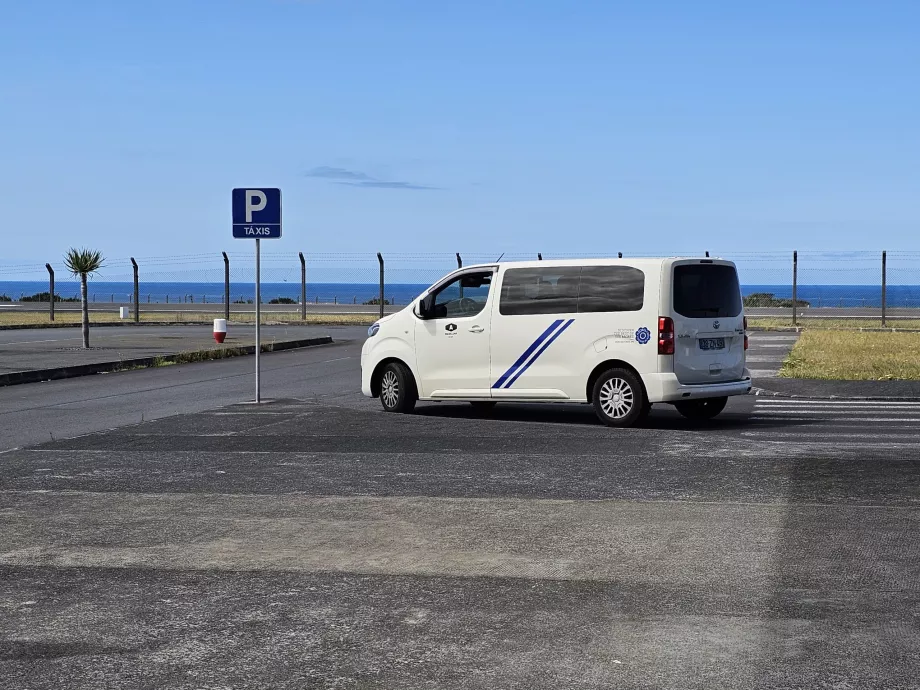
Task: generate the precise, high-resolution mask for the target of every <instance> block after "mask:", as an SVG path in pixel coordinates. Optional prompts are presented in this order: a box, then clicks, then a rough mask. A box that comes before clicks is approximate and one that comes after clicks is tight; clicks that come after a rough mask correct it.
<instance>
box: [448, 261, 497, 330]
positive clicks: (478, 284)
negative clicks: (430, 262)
mask: <svg viewBox="0 0 920 690" xmlns="http://www.w3.org/2000/svg"><path fill="white" fill-rule="evenodd" d="M491 287H492V271H483V272H482V273H464V274H463V275H462V276H460V277H459V278H456V279H454V280H452V281H451V282H449V283H447V285H445V286H443V287H441V288H439V289H438V291H437V293H436V296H435V298H434V318H436V319H447V318H450V319H455V318H460V317H463V316H476V314H478V313H479V312H481V311H482V310H483V309H485V306H486V302H487V301H488V300H489V288H491Z"/></svg>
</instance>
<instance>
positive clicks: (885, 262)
mask: <svg viewBox="0 0 920 690" xmlns="http://www.w3.org/2000/svg"><path fill="white" fill-rule="evenodd" d="M887 273H888V252H884V251H883V252H882V328H884V327H885V320H886V316H887V313H886V312H887V307H888V275H887Z"/></svg>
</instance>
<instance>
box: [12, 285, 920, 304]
mask: <svg viewBox="0 0 920 690" xmlns="http://www.w3.org/2000/svg"><path fill="white" fill-rule="evenodd" d="M427 287H428V285H427V284H417V283H412V284H410V283H391V284H387V285H386V288H385V297H386V299H387V300H389V301H390V302H391V303H393V304H397V305H400V304H408V303H409V302H411V301H412V300H413V299H415V298H416V297H418V296H419V295H420V294H421V293H422V292H424V291H425V289H426V288H427ZM133 290H134V288H133V286H132V284H131V283H123V282H119V283H112V282H105V281H93V280H91V281H90V282H89V299H90V301H91V302H97V303H98V302H113V303H128V302H131V301H132V300H133ZM47 291H48V283H47V282H45V281H20V282H17V281H0V295H6V296H7V297H10V298H11V299H13V300H19V299H20V298H21V297H23V296H26V297H28V296H30V295H34V294H36V293H40V292H47ZM55 292H56V293H57V294H58V295H60V296H61V297H65V298H66V297H76V298H79V297H80V284H79V283H78V282H73V281H57V282H56V283H55ZM742 292H743V293H744V294H745V295H750V294H752V293H755V292H766V293H772V294H773V295H774V296H775V297H777V298H779V299H791V298H792V286H791V285H745V286H743V287H742ZM223 294H224V285H223V283H144V282H141V284H140V300H141V302H142V303H147V302H150V303H158V304H162V303H166V302H169V303H170V304H173V303H176V304H182V303H188V302H194V303H202V302H204V303H217V304H220V303H221V302H222V300H223ZM378 295H379V286H378V285H376V284H373V283H307V301H308V302H319V303H332V302H338V303H339V304H363V303H364V302H367V301H369V300H372V299H375V298H377V297H378ZM277 297H287V298H289V299H293V300H295V301H299V300H300V284H299V283H262V301H263V302H269V301H270V300H272V299H274V298H277ZM798 297H799V299H800V300H804V301H806V302H808V303H810V304H811V306H813V307H880V306H881V305H882V291H881V287H880V286H878V285H799V286H798ZM254 298H255V287H254V285H253V284H252V283H231V284H230V300H231V301H237V300H242V301H244V302H245V301H248V300H252V299H254ZM888 306H889V307H920V285H889V286H888Z"/></svg>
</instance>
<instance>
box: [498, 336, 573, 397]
mask: <svg viewBox="0 0 920 690" xmlns="http://www.w3.org/2000/svg"><path fill="white" fill-rule="evenodd" d="M574 321H575V319H569V320H568V321H566V322H565V325H564V326H563V327H562V328H560V329H559V330H558V331H556V332H555V333H554V334H553V337H552V338H550V339H549V340H547V341H546V344H545V345H543V347H541V348H540V349H539V350H537V353H536V354H535V355H534V356H533V357H532V358H531V359H530V361H529V362H527V364H525V365H524V366H523V367H521V368H520V369H519V370H518V373H516V374H515V375H514V378H512V379H511V380H510V381H508V384H507V385H506V386H505V388H511V386H512V384H513V383H514V382H515V381H517V380H518V378H520V376H521V374H523V373H524V372H525V371H527V370H528V369H530V365H531V364H533V363H534V362H536V361H537V358H538V357H539V356H540V355H542V354H543V353H544V352H546V348H548V347H549V346H550V345H552V344H553V341H554V340H555V339H556V338H558V337H559V336H560V335H562V331H564V330H565V329H566V328H568V327H569V326H571V325H572V323H573V322H574Z"/></svg>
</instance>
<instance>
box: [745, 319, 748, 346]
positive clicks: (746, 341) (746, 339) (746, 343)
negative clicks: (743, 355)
mask: <svg viewBox="0 0 920 690" xmlns="http://www.w3.org/2000/svg"><path fill="white" fill-rule="evenodd" d="M744 349H745V350H747V349H748V334H747V317H746V316H745V317H744Z"/></svg>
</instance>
